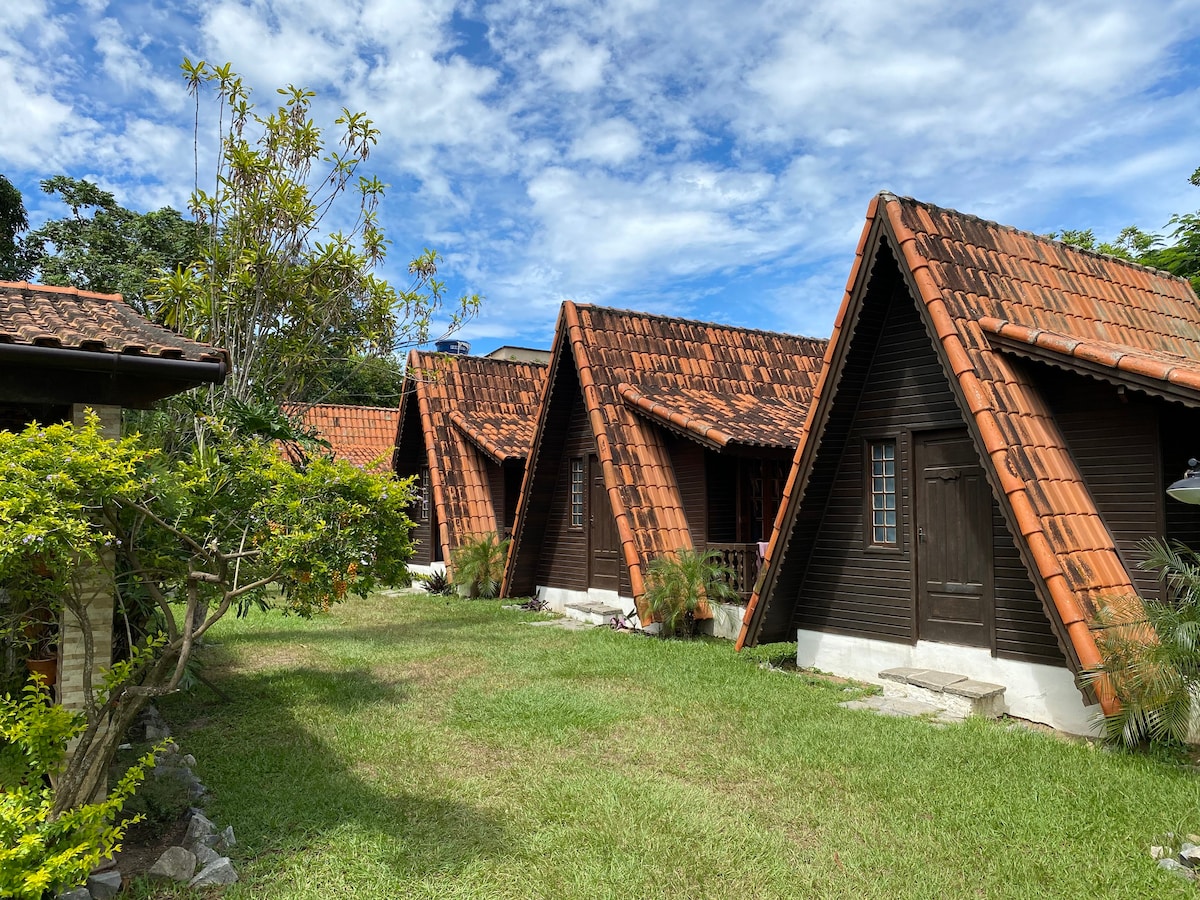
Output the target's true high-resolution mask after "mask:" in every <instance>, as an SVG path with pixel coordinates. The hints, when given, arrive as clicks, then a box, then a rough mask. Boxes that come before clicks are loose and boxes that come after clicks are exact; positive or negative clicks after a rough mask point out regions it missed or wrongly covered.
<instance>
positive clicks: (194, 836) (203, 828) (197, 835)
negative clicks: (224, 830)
mask: <svg viewBox="0 0 1200 900" xmlns="http://www.w3.org/2000/svg"><path fill="white" fill-rule="evenodd" d="M216 833H217V826H216V825H214V824H213V823H212V822H211V821H210V820H209V818H208V816H206V815H204V813H196V814H195V815H193V816H192V817H191V818H190V819H189V820H188V827H187V834H185V835H184V836H183V844H184V846H185V847H186V846H189V845H191V844H195V843H196V842H198V841H199V842H203V843H205V844H208V841H206V840H204V839H205V838H206V837H209V836H210V835H214V834H216ZM209 846H212V845H211V844H209Z"/></svg>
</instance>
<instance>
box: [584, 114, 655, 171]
mask: <svg viewBox="0 0 1200 900" xmlns="http://www.w3.org/2000/svg"><path fill="white" fill-rule="evenodd" d="M641 149H642V140H641V136H640V135H639V134H638V130H637V128H635V127H634V126H633V125H632V124H630V123H629V122H627V121H626V120H624V119H608V120H606V121H603V122H597V123H596V124H594V125H592V126H590V127H589V128H588V129H587V130H586V131H584V132H583V134H581V135H580V136H579V137H577V138H576V139H575V141H574V143H573V144H572V145H571V151H570V157H571V159H582V160H588V161H591V162H598V163H604V164H608V165H620V164H621V163H623V162H626V161H627V160H629V159H632V158H634V157H636V156H637V155H638V154H639V153H640V152H641Z"/></svg>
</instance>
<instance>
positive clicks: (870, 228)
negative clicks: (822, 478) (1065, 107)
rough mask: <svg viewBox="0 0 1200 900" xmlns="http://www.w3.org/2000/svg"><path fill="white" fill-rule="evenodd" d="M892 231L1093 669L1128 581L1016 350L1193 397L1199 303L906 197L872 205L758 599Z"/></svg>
mask: <svg viewBox="0 0 1200 900" xmlns="http://www.w3.org/2000/svg"><path fill="white" fill-rule="evenodd" d="M885 238H886V239H887V241H888V242H889V243H890V244H891V246H892V248H893V250H894V252H895V253H896V256H897V260H898V262H899V264H900V268H901V270H902V272H903V273H904V276H905V278H906V279H907V281H908V284H909V286H910V290H911V291H912V293H913V295H914V296H915V297H916V299H917V300H918V301H919V303H920V305H921V306H922V307H923V308H924V311H925V314H926V322H927V324H928V326H929V327H930V329H931V330H932V332H933V333H934V334H935V335H936V338H937V340H936V341H935V344H936V345H937V346H938V347H939V348H940V352H941V356H942V360H943V365H944V367H945V368H946V370H947V373H948V375H950V376H951V378H950V380H951V383H952V385H953V386H956V388H957V393H958V394H959V397H960V405H961V406H962V407H963V408H964V409H966V410H968V411H969V414H970V415H969V423H968V424H969V425H970V426H972V427H971V428H970V431H971V433H972V435H973V438H974V440H975V442H976V448H977V449H978V451H979V453H980V457H981V458H982V459H983V460H984V461H985V465H986V468H987V472H988V477H989V481H990V482H991V484H992V489H993V491H994V492H995V493H996V495H997V496H998V497H999V498H1000V499H1001V506H1002V508H1003V509H1004V510H1005V511H1006V515H1007V517H1008V519H1009V522H1010V530H1011V531H1012V532H1013V534H1014V538H1015V539H1017V541H1018V546H1021V545H1022V544H1023V545H1024V548H1025V550H1026V551H1027V554H1026V558H1027V559H1028V560H1031V561H1032V565H1033V567H1034V568H1035V569H1036V571H1032V572H1030V575H1031V578H1032V579H1033V581H1034V583H1035V587H1037V588H1038V591H1039V594H1040V595H1041V597H1042V601H1043V604H1044V606H1045V607H1046V610H1047V613H1048V614H1049V615H1050V618H1051V622H1052V623H1054V624H1055V626H1056V628H1057V630H1058V631H1059V633H1060V635H1064V636H1065V638H1066V643H1067V645H1068V647H1069V648H1070V650H1071V651H1072V652H1073V653H1074V655H1075V659H1074V660H1072V662H1073V663H1074V664H1076V665H1079V666H1082V667H1089V666H1093V665H1095V664H1096V663H1098V662H1099V661H1100V656H1099V652H1098V650H1097V646H1096V642H1095V640H1094V638H1093V636H1092V633H1091V631H1090V629H1089V623H1090V621H1091V620H1092V618H1093V616H1094V613H1095V611H1096V605H1097V602H1098V601H1099V600H1100V599H1101V598H1104V599H1105V600H1108V601H1112V600H1115V599H1116V598H1120V597H1130V596H1133V595H1134V594H1135V590H1134V586H1133V580H1132V578H1131V577H1130V575H1129V573H1128V571H1127V570H1126V569H1125V568H1124V566H1123V564H1122V562H1121V559H1120V557H1119V556H1118V554H1117V548H1116V545H1115V543H1114V541H1113V538H1112V535H1111V534H1110V533H1109V531H1108V528H1107V526H1106V525H1105V523H1104V521H1103V519H1102V518H1101V516H1100V514H1099V512H1098V511H1097V509H1096V507H1095V504H1094V503H1093V501H1092V499H1091V496H1090V494H1089V492H1088V489H1087V486H1086V484H1085V483H1084V480H1083V478H1082V476H1081V475H1080V473H1079V470H1078V468H1077V467H1076V465H1075V462H1074V460H1073V459H1072V456H1071V453H1070V451H1069V449H1068V448H1067V446H1066V442H1065V440H1064V438H1063V436H1062V434H1061V433H1060V431H1059V429H1058V426H1057V425H1056V423H1055V422H1054V419H1053V418H1052V416H1051V415H1050V414H1049V412H1048V409H1047V406H1046V404H1045V403H1044V402H1043V401H1042V399H1041V397H1040V396H1039V394H1038V391H1037V389H1036V387H1035V385H1034V384H1033V383H1032V381H1031V380H1030V378H1029V376H1028V375H1026V374H1025V372H1024V370H1022V369H1021V368H1019V367H1017V366H1014V365H1013V360H1012V359H1011V357H1010V355H1009V354H1013V353H1015V354H1019V355H1024V356H1032V357H1034V358H1037V359H1039V360H1041V361H1044V362H1050V363H1051V364H1055V365H1059V366H1062V367H1066V368H1071V369H1075V370H1078V371H1083V372H1085V373H1086V374H1090V375H1094V376H1098V377H1104V378H1107V379H1109V380H1114V381H1117V382H1118V383H1123V384H1132V385H1133V386H1134V387H1136V388H1138V389H1139V390H1146V391H1150V392H1151V393H1157V394H1160V395H1162V396H1166V397H1169V398H1170V399H1175V400H1179V399H1186V400H1187V402H1189V403H1191V404H1193V405H1195V404H1197V403H1200V302H1198V301H1197V298H1196V295H1195V293H1194V292H1193V291H1192V288H1191V285H1190V284H1189V283H1188V282H1187V281H1186V280H1184V279H1181V278H1176V277H1174V276H1172V275H1169V274H1166V273H1163V272H1159V271H1156V270H1152V269H1147V268H1144V267H1142V266H1138V265H1135V264H1132V263H1128V262H1126V261H1124V260H1120V259H1116V258H1113V257H1108V256H1104V255H1101V254H1097V253H1091V252H1088V251H1084V250H1079V249H1076V248H1073V247H1070V246H1067V245H1065V244H1062V243H1060V242H1058V241H1054V240H1051V239H1048V238H1044V237H1039V236H1037V235H1034V234H1028V233H1025V232H1021V231H1017V230H1016V229H1013V228H1008V227H1005V226H1002V225H997V224H996V223H994V222H987V221H984V220H982V219H978V218H975V217H973V216H968V215H964V214H962V213H959V212H955V211H953V210H946V209H940V208H938V207H935V206H930V205H928V204H923V203H919V202H918V201H916V200H912V199H910V198H899V197H895V196H893V195H891V194H886V193H885V194H880V195H879V196H878V197H876V198H875V199H874V200H873V201H872V202H871V205H870V208H869V209H868V212H867V221H866V224H865V226H864V228H863V234H862V239H861V240H860V241H859V245H858V251H857V254H856V257H855V261H854V265H853V267H852V269H851V272H850V277H849V279H848V281H847V286H846V294H845V299H844V301H843V304H842V309H841V311H840V313H839V314H838V318H837V322H836V324H835V326H834V333H833V337H832V338H831V340H830V346H829V351H828V353H827V354H826V357H825V358H826V363H827V365H826V369H825V371H824V372H823V373H822V376H821V381H820V384H819V385H818V386H817V398H816V399H815V400H814V409H813V415H812V417H811V418H810V419H809V421H808V423H807V424H806V426H805V432H804V434H803V436H802V440H801V446H800V450H799V451H798V453H797V457H796V462H795V465H794V466H793V470H792V473H791V476H790V477H789V479H788V483H787V487H786V488H785V492H784V500H783V504H782V505H781V508H780V513H779V516H778V518H777V519H776V525H775V534H774V536H773V538H772V542H771V550H770V552H769V555H768V564H767V573H766V578H765V580H764V582H763V596H765V597H767V598H770V591H771V588H772V586H773V583H774V576H775V573H776V571H777V569H778V561H777V560H774V559H771V557H776V556H777V557H782V554H783V553H785V552H786V551H785V550H782V549H781V548H782V547H784V546H785V545H786V534H787V533H788V532H789V531H790V528H791V523H792V522H793V521H794V519H795V516H796V510H797V508H798V507H799V505H800V504H801V503H802V501H803V494H804V491H805V488H806V478H807V473H808V471H809V470H810V467H811V463H812V460H813V459H814V458H815V454H816V453H817V451H818V447H819V444H820V431H821V427H822V424H823V423H824V421H825V416H826V411H827V408H828V407H829V405H830V404H831V403H832V402H833V399H832V398H833V396H834V394H835V393H836V390H837V381H838V377H839V369H840V367H839V365H838V362H839V361H840V360H841V359H842V358H844V352H843V347H842V345H843V344H847V345H848V343H849V341H850V338H851V336H852V334H853V331H854V328H855V325H856V321H857V316H858V312H859V307H860V305H861V304H860V303H856V302H855V301H856V300H860V299H861V296H862V294H863V293H864V292H863V291H861V290H859V289H858V288H859V286H860V282H862V283H865V280H866V278H867V277H868V276H869V273H870V270H871V267H872V265H873V263H874V258H875V254H876V251H877V249H878V248H879V246H880V242H881V241H882V240H883V239H885ZM1181 395H1186V398H1185V397H1182V396H1181ZM781 533H782V535H783V536H782V537H781ZM764 612H765V604H764V603H763V600H762V598H761V597H760V596H759V595H758V594H756V595H754V597H752V598H751V604H750V607H749V608H748V610H747V613H746V620H745V624H744V625H743V628H742V634H741V636H740V638H739V646H740V645H741V644H742V643H744V642H746V641H747V640H752V639H753V638H754V637H755V636H756V633H757V628H758V626H759V624H760V623H761V621H762V616H763V614H764ZM1102 694H1103V692H1102ZM1101 701H1102V702H1103V703H1105V704H1106V709H1107V708H1109V706H1110V705H1111V702H1112V701H1111V698H1106V697H1104V696H1103V695H1102V696H1101Z"/></svg>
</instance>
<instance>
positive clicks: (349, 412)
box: [301, 404, 400, 474]
mask: <svg viewBox="0 0 1200 900" xmlns="http://www.w3.org/2000/svg"><path fill="white" fill-rule="evenodd" d="M301 419H302V420H303V421H304V424H305V425H308V426H309V427H310V428H313V429H315V430H316V432H317V434H318V435H319V436H320V437H321V438H323V439H324V440H326V441H328V442H329V445H330V449H331V450H332V451H333V455H334V456H335V457H337V458H338V459H344V460H346V461H347V462H350V463H353V464H354V465H356V466H358V467H359V468H360V469H367V470H368V471H371V472H378V473H381V474H382V473H385V472H390V471H391V470H392V453H393V451H394V450H395V449H396V433H397V431H398V430H399V428H400V411H399V410H398V409H394V408H388V407H380V406H337V405H332V404H318V405H316V406H310V407H308V408H307V409H305V410H303V412H302V413H301Z"/></svg>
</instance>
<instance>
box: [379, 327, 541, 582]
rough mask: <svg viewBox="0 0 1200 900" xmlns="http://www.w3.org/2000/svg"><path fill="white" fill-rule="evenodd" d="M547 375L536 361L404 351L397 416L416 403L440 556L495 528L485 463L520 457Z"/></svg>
mask: <svg viewBox="0 0 1200 900" xmlns="http://www.w3.org/2000/svg"><path fill="white" fill-rule="evenodd" d="M545 382H546V366H545V365H543V364H541V363H532V362H522V361H514V360H502V359H490V358H487V357H482V356H455V355H448V354H443V353H431V352H426V351H421V350H413V351H412V352H411V353H409V356H408V367H407V370H406V374H405V383H404V395H403V399H402V400H401V420H400V421H401V422H402V423H403V421H404V419H403V410H404V409H405V407H404V404H406V403H410V402H416V403H417V408H418V411H419V418H420V422H421V429H422V436H423V443H424V446H425V452H426V455H427V459H428V465H429V479H430V482H431V488H432V490H431V493H432V497H433V503H434V507H435V508H436V513H437V520H438V523H439V529H440V532H441V533H440V534H439V535H438V540H439V541H440V542H441V545H442V554H443V558H444V559H446V560H450V559H451V556H452V554H453V551H454V550H455V549H456V548H457V547H458V546H459V544H461V543H462V542H463V540H464V539H467V538H470V537H473V536H476V535H481V534H484V533H486V532H489V531H495V530H496V514H495V511H494V509H493V506H492V495H491V488H490V486H489V481H488V466H489V465H492V464H496V465H500V464H502V463H504V462H505V461H507V460H524V459H525V458H526V456H527V455H528V453H529V448H530V445H531V444H532V442H533V430H534V426H535V423H536V421H537V412H538V407H539V403H540V402H541V393H542V389H543V388H544V386H545Z"/></svg>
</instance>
